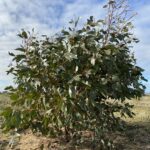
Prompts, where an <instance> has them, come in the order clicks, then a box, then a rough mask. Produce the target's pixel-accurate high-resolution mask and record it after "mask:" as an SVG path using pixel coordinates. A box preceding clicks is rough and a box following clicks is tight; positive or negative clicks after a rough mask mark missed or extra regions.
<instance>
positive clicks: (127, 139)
mask: <svg viewBox="0 0 150 150" xmlns="http://www.w3.org/2000/svg"><path fill="white" fill-rule="evenodd" d="M131 103H133V104H134V105H135V107H134V109H133V111H134V112H135V113H136V116H135V118H134V119H129V118H126V119H125V121H126V122H127V124H128V127H127V129H126V130H124V131H123V132H116V133H113V134H110V135H109V136H111V138H112V139H113V140H114V142H115V144H116V146H117V149H118V150H150V96H145V97H143V98H142V99H141V100H140V101H138V100H133V101H132V102H131ZM7 105H9V98H8V96H7V95H2V94H1V95H0V111H1V109H2V108H3V107H5V106H7ZM0 121H1V120H0ZM86 136H87V141H85V142H83V143H81V144H75V143H74V142H73V141H71V142H66V141H65V140H64V139H63V138H62V137H60V138H46V137H43V136H41V135H34V134H32V132H31V131H29V130H28V131H24V132H22V133H21V134H20V135H15V136H14V135H11V134H10V133H9V134H3V133H2V131H1V130H0V150H11V149H14V150H93V149H94V150H96V149H97V150H98V148H92V145H91V143H90V140H88V139H89V137H90V134H88V133H87V134H86Z"/></svg>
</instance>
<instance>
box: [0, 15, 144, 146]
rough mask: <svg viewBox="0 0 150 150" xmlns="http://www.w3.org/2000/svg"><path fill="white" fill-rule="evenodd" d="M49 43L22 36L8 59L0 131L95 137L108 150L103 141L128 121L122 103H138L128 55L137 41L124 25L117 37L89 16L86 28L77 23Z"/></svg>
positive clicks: (135, 73)
mask: <svg viewBox="0 0 150 150" xmlns="http://www.w3.org/2000/svg"><path fill="white" fill-rule="evenodd" d="M71 23H73V24H74V25H75V27H73V28H69V29H68V30H62V31H61V33H60V34H57V35H55V36H54V37H53V38H48V37H47V36H45V37H43V39H42V40H39V39H38V38H36V37H35V36H34V35H33V34H31V33H27V32H25V31H24V30H23V31H22V32H21V33H20V34H19V36H20V37H21V38H22V39H23V45H21V47H19V48H17V49H16V52H17V53H16V54H15V53H10V55H11V56H12V57H13V66H11V67H10V69H9V71H8V73H9V74H13V75H14V82H15V84H16V87H11V86H10V87H7V88H6V90H8V91H9V93H10V97H11V100H12V107H8V108H6V109H5V110H4V111H3V113H2V115H3V117H4V123H3V129H4V130H8V131H9V130H11V129H13V128H18V129H26V128H31V129H32V130H33V131H34V132H36V131H40V132H42V133H43V134H48V135H51V136H57V135H62V134H65V135H66V139H69V138H70V137H72V138H73V137H74V135H75V134H77V133H80V132H81V131H84V130H88V131H92V132H93V133H94V137H93V139H94V141H96V142H98V143H99V145H100V147H101V148H103V149H109V148H112V144H111V143H110V141H109V139H106V137H105V135H106V134H107V133H108V132H110V131H115V130H117V129H118V128H119V127H120V126H121V124H120V119H121V118H120V117H119V116H118V115H117V116H116V115H115V114H116V113H119V114H120V116H121V117H126V116H129V117H132V116H133V112H132V111H131V110H130V109H131V108H132V107H133V106H132V105H130V104H129V103H128V102H126V99H132V98H137V97H141V96H142V95H143V94H144V89H145V87H144V86H143V85H142V83H141V82H142V80H145V79H144V77H143V76H142V72H143V69H142V68H140V67H139V66H137V65H136V60H135V58H134V55H133V54H132V53H131V52H130V46H131V43H133V42H137V39H135V38H134V37H133V35H132V34H131V33H130V32H129V31H130V27H129V26H128V25H130V24H128V25H126V26H125V28H123V29H122V32H116V29H115V28H110V31H109V35H107V41H108V42H107V43H106V42H105V39H106V34H108V33H107V30H105V29H104V28H103V26H104V25H105V21H104V20H97V21H95V20H94V18H93V17H92V16H91V17H90V18H89V19H88V20H87V23H86V25H85V26H83V28H81V29H77V28H76V26H77V22H74V21H72V22H71Z"/></svg>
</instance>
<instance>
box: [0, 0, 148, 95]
mask: <svg viewBox="0 0 150 150" xmlns="http://www.w3.org/2000/svg"><path fill="white" fill-rule="evenodd" d="M129 1H130V6H131V7H132V8H133V10H134V11H135V12H137V13H138V15H137V16H136V17H135V18H134V20H133V23H134V26H135V28H134V34H135V36H136V37H138V38H139V40H140V43H138V44H136V45H135V46H134V48H133V51H134V53H135V57H136V59H137V64H138V65H139V66H140V67H142V68H144V69H145V71H144V76H145V78H146V79H148V80H149V81H148V82H147V83H144V84H145V85H146V87H147V89H146V93H150V0H129ZM105 3H106V0H0V91H3V90H4V88H5V87H6V86H8V85H12V84H13V80H12V76H10V75H9V76H8V75H6V71H7V70H8V65H9V64H10V63H11V57H10V56H9V55H8V52H13V50H14V49H15V48H17V47H18V46H20V44H21V41H20V39H19V38H18V37H17V34H18V33H19V32H20V31H21V29H25V30H29V31H31V30H32V29H33V28H34V30H35V31H36V33H37V34H38V35H42V34H46V35H49V36H50V35H53V34H54V33H56V32H58V31H60V30H61V29H62V28H64V27H66V26H67V24H68V22H69V21H70V20H71V19H74V18H77V17H80V18H81V19H80V20H81V22H84V21H85V20H86V19H87V18H88V17H89V16H94V17H95V18H97V19H101V18H104V14H105V13H104V9H103V8H102V7H103V5H104V4H105Z"/></svg>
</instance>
